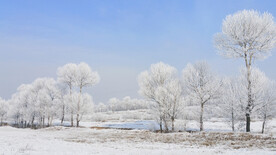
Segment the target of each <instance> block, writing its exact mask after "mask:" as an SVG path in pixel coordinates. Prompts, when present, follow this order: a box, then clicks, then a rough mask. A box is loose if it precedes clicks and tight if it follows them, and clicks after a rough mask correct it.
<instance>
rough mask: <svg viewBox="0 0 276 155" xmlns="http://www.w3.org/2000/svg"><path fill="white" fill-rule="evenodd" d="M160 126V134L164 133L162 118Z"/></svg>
mask: <svg viewBox="0 0 276 155" xmlns="http://www.w3.org/2000/svg"><path fill="white" fill-rule="evenodd" d="M159 125H160V132H161V133H162V132H163V127H162V125H163V124H162V118H161V117H160V121H159Z"/></svg>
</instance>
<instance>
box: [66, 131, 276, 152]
mask: <svg viewBox="0 0 276 155" xmlns="http://www.w3.org/2000/svg"><path fill="white" fill-rule="evenodd" d="M70 134H71V137H67V138H64V139H65V140H66V141H71V142H81V143H96V142H101V143H105V142H128V143H141V142H142V143H143V142H145V143H173V144H179V145H183V146H206V147H216V146H225V147H226V148H232V149H240V148H260V149H275V148H276V139H275V138H273V137H272V136H270V135H260V134H254V133H231V132H229V133H227V132H225V133H224V132H196V133H188V132H182V133H167V134H162V133H154V132H150V131H138V130H131V131H127V130H115V129H105V128H102V127H97V128H96V127H93V129H92V130H90V131H88V132H77V133H75V132H72V133H70Z"/></svg>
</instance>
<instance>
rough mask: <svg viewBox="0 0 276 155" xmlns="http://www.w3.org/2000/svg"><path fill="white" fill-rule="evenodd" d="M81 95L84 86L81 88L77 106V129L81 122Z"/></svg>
mask: <svg viewBox="0 0 276 155" xmlns="http://www.w3.org/2000/svg"><path fill="white" fill-rule="evenodd" d="M81 94H82V86H80V94H79V100H78V105H77V118H76V120H77V127H79V122H80V118H79V117H80V101H81Z"/></svg>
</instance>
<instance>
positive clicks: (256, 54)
mask: <svg viewBox="0 0 276 155" xmlns="http://www.w3.org/2000/svg"><path fill="white" fill-rule="evenodd" d="M214 42H215V46H216V48H217V49H218V50H219V51H220V54H221V55H223V56H225V57H227V58H243V59H244V61H245V66H246V68H247V98H248V100H247V106H246V114H245V116H246V131H247V132H250V113H251V111H252V102H253V99H252V86H251V83H252V81H251V66H252V63H253V61H254V60H255V59H256V60H258V59H263V58H266V57H267V56H269V54H270V52H271V50H272V49H273V48H274V47H275V45H276V25H275V22H274V21H273V16H272V15H271V14H270V13H263V14H261V13H259V12H257V11H254V10H243V11H239V12H237V13H235V14H233V15H228V16H226V18H225V19H224V21H223V23H222V32H221V33H218V34H216V35H215V37H214Z"/></svg>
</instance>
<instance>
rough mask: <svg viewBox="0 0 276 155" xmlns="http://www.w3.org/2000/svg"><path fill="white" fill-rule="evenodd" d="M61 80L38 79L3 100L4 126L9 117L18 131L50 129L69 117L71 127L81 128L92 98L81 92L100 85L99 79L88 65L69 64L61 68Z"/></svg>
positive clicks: (20, 87) (0, 115)
mask: <svg viewBox="0 0 276 155" xmlns="http://www.w3.org/2000/svg"><path fill="white" fill-rule="evenodd" d="M57 75H58V80H57V81H56V80H54V79H53V78H38V79H36V80H35V81H34V82H33V83H31V84H22V85H21V86H19V87H18V89H17V92H16V93H15V94H13V95H12V98H11V99H10V100H8V101H4V100H2V99H0V118H1V123H2V120H3V119H4V118H6V117H7V116H8V117H9V118H12V119H14V120H15V124H16V125H17V126H18V127H32V128H35V127H45V126H51V125H52V122H53V119H54V118H58V119H60V120H61V124H63V122H64V119H65V116H66V114H70V117H71V126H74V120H75V122H76V126H79V122H80V120H81V118H82V116H83V115H84V114H85V113H87V112H89V111H92V110H93V109H92V108H93V101H92V97H91V96H90V95H89V94H87V93H83V92H82V89H83V88H84V87H87V86H92V85H94V84H96V83H98V82H99V79H100V78H99V75H98V73H97V72H93V71H92V70H91V68H90V67H89V66H88V65H87V64H85V63H80V64H66V65H65V66H63V67H60V68H58V71H57Z"/></svg>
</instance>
